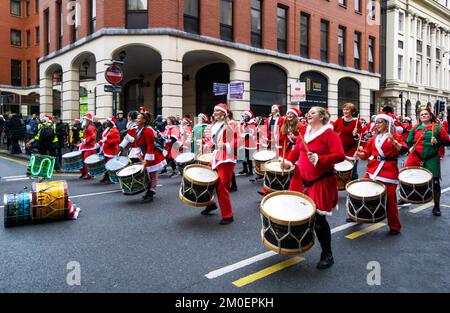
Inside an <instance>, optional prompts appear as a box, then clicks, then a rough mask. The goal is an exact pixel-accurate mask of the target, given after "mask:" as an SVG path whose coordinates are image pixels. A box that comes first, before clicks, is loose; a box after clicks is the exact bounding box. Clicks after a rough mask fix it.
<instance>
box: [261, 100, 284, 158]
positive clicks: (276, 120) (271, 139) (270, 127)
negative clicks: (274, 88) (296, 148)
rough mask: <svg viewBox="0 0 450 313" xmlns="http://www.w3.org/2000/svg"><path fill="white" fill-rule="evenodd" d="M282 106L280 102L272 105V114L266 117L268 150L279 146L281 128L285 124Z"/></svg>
mask: <svg viewBox="0 0 450 313" xmlns="http://www.w3.org/2000/svg"><path fill="white" fill-rule="evenodd" d="M280 109H281V106H280V105H278V104H274V105H272V108H271V113H270V116H269V117H268V118H267V119H266V122H265V124H266V132H267V137H266V138H265V141H266V144H267V150H275V148H276V147H277V146H278V141H279V136H280V129H281V126H282V125H283V121H284V118H283V117H282V116H281V114H280Z"/></svg>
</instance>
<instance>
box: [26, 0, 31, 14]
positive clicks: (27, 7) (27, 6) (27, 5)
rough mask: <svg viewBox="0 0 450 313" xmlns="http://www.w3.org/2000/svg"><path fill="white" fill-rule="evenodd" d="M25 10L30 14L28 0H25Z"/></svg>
mask: <svg viewBox="0 0 450 313" xmlns="http://www.w3.org/2000/svg"><path fill="white" fill-rule="evenodd" d="M25 12H26V15H27V16H30V0H27V2H25Z"/></svg>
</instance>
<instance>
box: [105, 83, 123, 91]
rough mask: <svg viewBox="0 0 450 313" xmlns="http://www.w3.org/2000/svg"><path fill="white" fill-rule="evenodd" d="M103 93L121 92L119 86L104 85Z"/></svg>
mask: <svg viewBox="0 0 450 313" xmlns="http://www.w3.org/2000/svg"><path fill="white" fill-rule="evenodd" d="M105 92H122V87H121V86H112V85H105Z"/></svg>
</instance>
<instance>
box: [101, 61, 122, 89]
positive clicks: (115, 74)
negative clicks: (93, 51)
mask: <svg viewBox="0 0 450 313" xmlns="http://www.w3.org/2000/svg"><path fill="white" fill-rule="evenodd" d="M105 78H106V80H107V81H108V83H110V84H112V85H117V84H120V83H121V82H122V80H123V72H122V69H121V68H120V67H118V66H117V65H111V66H109V67H108V68H107V69H106V72H105Z"/></svg>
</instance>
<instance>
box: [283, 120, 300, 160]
mask: <svg viewBox="0 0 450 313" xmlns="http://www.w3.org/2000/svg"><path fill="white" fill-rule="evenodd" d="M305 132H306V126H305V125H304V124H302V123H300V122H299V123H298V125H297V133H296V134H294V136H289V134H283V131H282V128H280V136H279V138H280V139H279V141H278V147H279V156H283V145H286V155H288V154H289V153H290V152H291V150H292V148H293V147H294V146H295V144H296V143H297V141H299V140H300V139H298V138H299V137H298V135H299V134H302V135H304V134H305Z"/></svg>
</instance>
